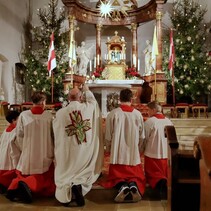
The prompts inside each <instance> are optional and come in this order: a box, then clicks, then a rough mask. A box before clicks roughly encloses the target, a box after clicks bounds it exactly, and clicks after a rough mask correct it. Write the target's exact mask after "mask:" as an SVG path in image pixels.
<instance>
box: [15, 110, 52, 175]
mask: <svg viewBox="0 0 211 211" xmlns="http://www.w3.org/2000/svg"><path fill="white" fill-rule="evenodd" d="M52 120H53V118H52V114H51V113H50V112H49V111H44V112H43V113H42V114H33V113H32V112H31V110H27V111H23V112H21V114H20V116H19V118H18V121H17V125H16V133H17V140H16V141H17V145H18V146H19V149H20V151H21V156H20V160H19V163H18V166H17V170H19V171H20V172H21V173H22V175H31V174H42V173H44V172H47V171H48V170H49V167H50V165H51V164H52V162H53V159H54V143H53V136H52Z"/></svg>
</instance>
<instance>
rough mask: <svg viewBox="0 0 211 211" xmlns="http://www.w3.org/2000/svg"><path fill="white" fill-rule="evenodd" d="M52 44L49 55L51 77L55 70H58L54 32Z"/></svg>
mask: <svg viewBox="0 0 211 211" xmlns="http://www.w3.org/2000/svg"><path fill="white" fill-rule="evenodd" d="M50 38H51V43H50V47H49V54H48V72H49V76H51V72H52V70H53V69H54V68H56V54H55V50H54V33H53V32H52V34H51V36H50Z"/></svg>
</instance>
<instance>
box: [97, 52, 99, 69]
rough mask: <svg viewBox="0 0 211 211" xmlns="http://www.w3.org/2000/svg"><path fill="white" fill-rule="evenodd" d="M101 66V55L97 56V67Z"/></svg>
mask: <svg viewBox="0 0 211 211" xmlns="http://www.w3.org/2000/svg"><path fill="white" fill-rule="evenodd" d="M98 65H100V55H99V54H98V55H97V66H98Z"/></svg>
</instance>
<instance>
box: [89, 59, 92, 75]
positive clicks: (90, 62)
mask: <svg viewBox="0 0 211 211" xmlns="http://www.w3.org/2000/svg"><path fill="white" fill-rule="evenodd" d="M89 72H90V73H91V72H92V60H90V61H89Z"/></svg>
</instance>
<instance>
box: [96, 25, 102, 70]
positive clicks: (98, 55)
mask: <svg viewBox="0 0 211 211" xmlns="http://www.w3.org/2000/svg"><path fill="white" fill-rule="evenodd" d="M101 29H102V25H101V24H97V25H96V67H98V66H100V67H101V64H102V58H101Z"/></svg>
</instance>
